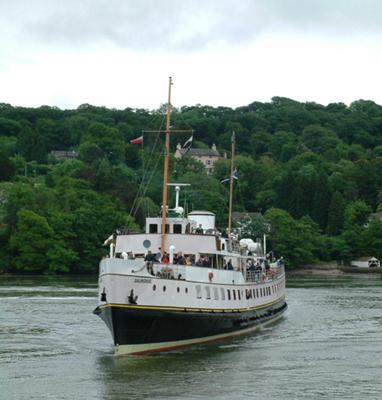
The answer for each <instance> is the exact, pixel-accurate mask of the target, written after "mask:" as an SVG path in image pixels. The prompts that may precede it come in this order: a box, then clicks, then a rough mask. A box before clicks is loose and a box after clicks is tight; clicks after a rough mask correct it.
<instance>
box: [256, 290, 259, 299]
mask: <svg viewBox="0 0 382 400" xmlns="http://www.w3.org/2000/svg"><path fill="white" fill-rule="evenodd" d="M256 297H257V298H259V289H256Z"/></svg>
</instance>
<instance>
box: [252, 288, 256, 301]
mask: <svg viewBox="0 0 382 400" xmlns="http://www.w3.org/2000/svg"><path fill="white" fill-rule="evenodd" d="M252 293H253V298H254V299H255V298H256V292H255V289H252Z"/></svg>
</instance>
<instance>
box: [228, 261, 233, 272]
mask: <svg viewBox="0 0 382 400" xmlns="http://www.w3.org/2000/svg"><path fill="white" fill-rule="evenodd" d="M227 269H228V270H229V271H233V265H232V260H228V263H227Z"/></svg>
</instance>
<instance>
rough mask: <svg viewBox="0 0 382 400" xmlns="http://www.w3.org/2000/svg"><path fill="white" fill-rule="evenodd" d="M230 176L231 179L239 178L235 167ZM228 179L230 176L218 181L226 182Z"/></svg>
mask: <svg viewBox="0 0 382 400" xmlns="http://www.w3.org/2000/svg"><path fill="white" fill-rule="evenodd" d="M232 178H233V179H236V180H238V179H239V177H238V175H237V169H236V168H235V169H234V171H233V173H232ZM229 181H230V178H225V179H222V180H221V181H220V183H227V182H229Z"/></svg>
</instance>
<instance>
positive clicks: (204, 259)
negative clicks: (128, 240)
mask: <svg viewBox="0 0 382 400" xmlns="http://www.w3.org/2000/svg"><path fill="white" fill-rule="evenodd" d="M145 261H146V262H149V263H159V262H160V263H161V264H169V263H170V256H169V254H168V253H166V252H165V253H164V254H163V257H160V256H159V254H158V255H157V254H153V253H151V251H150V250H149V251H148V253H147V254H146V256H145ZM173 264H175V265H188V266H191V265H195V266H197V267H205V268H211V267H212V263H211V259H210V257H209V256H208V255H203V254H202V255H200V258H199V259H198V260H197V261H196V262H195V256H194V255H193V254H192V255H187V256H184V255H183V254H182V252H178V253H176V254H174V259H173ZM223 269H226V270H231V271H233V270H234V267H233V265H232V260H228V261H227V260H224V264H223ZM269 269H270V265H269V262H268V261H265V260H261V261H259V260H254V259H252V258H248V259H247V262H246V270H247V272H250V273H251V272H253V273H261V272H268V271H269Z"/></svg>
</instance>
